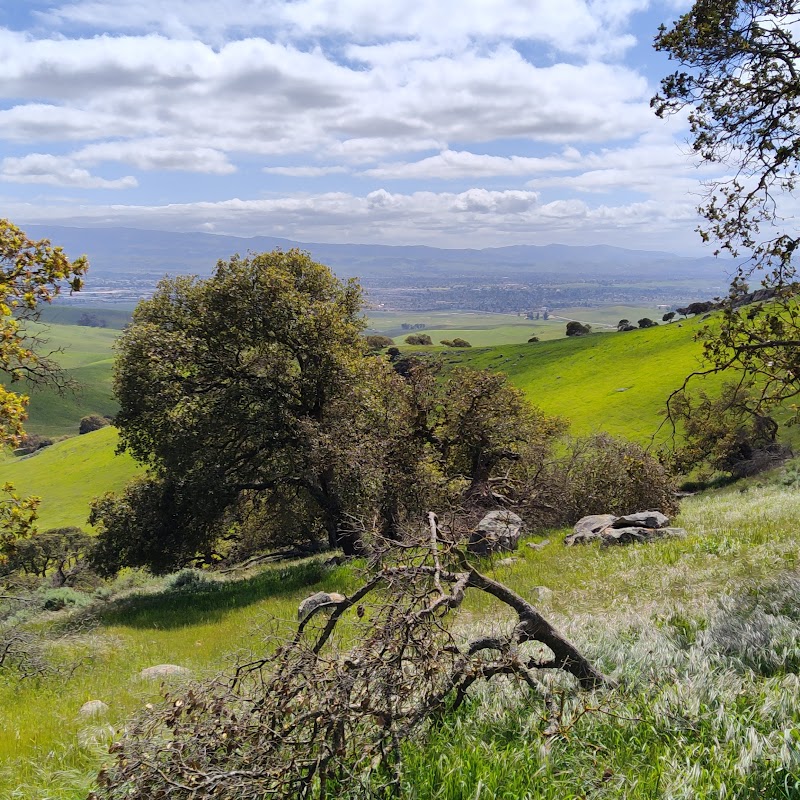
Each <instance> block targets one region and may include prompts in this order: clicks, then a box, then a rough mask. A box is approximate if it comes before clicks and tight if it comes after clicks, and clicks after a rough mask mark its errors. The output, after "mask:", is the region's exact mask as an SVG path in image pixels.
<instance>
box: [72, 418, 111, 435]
mask: <svg viewBox="0 0 800 800" xmlns="http://www.w3.org/2000/svg"><path fill="white" fill-rule="evenodd" d="M109 424H110V423H109V421H108V420H107V419H106V418H105V417H101V416H100V415H99V414H89V415H88V416H86V417H82V418H81V421H80V425H79V426H78V434H79V435H83V434H84V433H91V432H92V431H99V430H100V428H105V427H107V426H108V425H109Z"/></svg>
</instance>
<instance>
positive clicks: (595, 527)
mask: <svg viewBox="0 0 800 800" xmlns="http://www.w3.org/2000/svg"><path fill="white" fill-rule="evenodd" d="M685 535H686V531H685V530H684V529H683V528H671V527H669V519H668V518H667V517H666V516H664V514H662V513H661V512H660V511H640V512H638V513H636V514H627V515H625V516H624V517H617V516H614V515H613V514H592V515H591V516H588V517H583V518H582V519H580V520H578V522H577V523H576V524H575V527H574V529H573V531H572V533H571V534H569V535H568V536H567V537H566V538H565V539H564V544H566V545H568V546H572V545H576V544H588V543H589V542H593V541H599V542H600V546H601V547H610V546H612V545H617V544H632V543H634V542H640V543H643V542H652V541H654V540H655V539H665V538H675V537H680V536H685Z"/></svg>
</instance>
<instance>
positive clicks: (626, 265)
mask: <svg viewBox="0 0 800 800" xmlns="http://www.w3.org/2000/svg"><path fill="white" fill-rule="evenodd" d="M24 227H25V231H26V233H27V234H28V235H29V236H32V237H34V238H41V237H47V238H49V239H51V240H52V241H53V243H54V244H58V245H61V246H62V247H63V248H64V249H65V251H66V252H67V253H68V254H69V255H70V256H72V257H75V256H77V255H80V254H82V253H85V254H86V255H88V257H89V261H90V264H91V270H92V271H91V274H92V275H93V276H95V277H104V276H108V277H111V276H113V275H121V274H129V275H130V274H140V275H143V276H144V275H150V276H154V275H157V276H161V275H164V274H170V275H176V274H197V275H208V274H210V273H211V271H212V269H213V267H214V265H215V264H216V262H217V260H219V259H221V258H222V259H224V258H228V257H229V256H231V255H232V254H233V253H240V254H245V253H247V252H248V251H252V252H262V251H267V250H273V249H275V248H281V249H283V250H287V249H290V248H293V247H298V248H300V249H302V250H307V251H309V252H310V253H311V255H312V257H313V258H314V259H315V260H316V261H321V262H322V263H324V264H327V265H328V266H329V267H331V269H333V270H334V271H335V272H336V274H337V275H339V277H342V278H349V277H359V278H360V279H361V280H362V282H363V283H364V284H365V285H367V286H383V287H389V286H407V285H411V284H415V285H422V286H424V285H429V286H434V285H439V284H442V282H445V281H446V282H447V283H448V284H453V283H454V282H459V281H464V282H466V283H473V284H474V283H476V282H478V283H479V282H482V281H483V280H485V281H486V282H491V283H497V282H503V281H504V282H515V281H520V282H525V283H529V282H537V281H552V280H554V279H557V280H558V281H559V282H562V283H563V282H565V281H568V280H570V279H576V280H586V279H588V278H592V279H609V280H620V279H625V278H635V279H638V280H669V281H675V280H686V279H693V280H698V279H700V280H709V281H723V280H724V279H725V276H726V275H727V274H728V273H729V272H730V271H731V269H732V262H730V261H726V260H723V259H716V258H713V257H705V258H687V257H683V256H678V255H675V254H673V253H666V252H658V251H648V250H629V249H625V248H621V247H611V246H608V245H590V246H581V247H577V246H570V245H562V244H550V245H543V246H537V245H512V246H509V247H489V248H485V249H482V250H473V249H445V248H437V247H424V246H390V245H374V244H324V243H318V242H295V241H291V240H290V239H281V238H276V237H271V236H254V237H251V238H244V237H239V236H220V235H216V234H210V233H173V232H165V231H149V230H139V229H135V228H69V227H62V226H56V225H27V226H24Z"/></svg>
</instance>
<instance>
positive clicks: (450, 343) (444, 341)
mask: <svg viewBox="0 0 800 800" xmlns="http://www.w3.org/2000/svg"><path fill="white" fill-rule="evenodd" d="M439 344H443V345H444V346H445V347H453V346H454V345H453V340H452V339H442V340H440V342H439Z"/></svg>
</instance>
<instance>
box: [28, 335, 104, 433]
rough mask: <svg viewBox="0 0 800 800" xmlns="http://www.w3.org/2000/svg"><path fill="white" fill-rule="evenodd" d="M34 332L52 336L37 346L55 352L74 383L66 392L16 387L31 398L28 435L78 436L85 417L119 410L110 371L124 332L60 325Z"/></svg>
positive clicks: (46, 388)
mask: <svg viewBox="0 0 800 800" xmlns="http://www.w3.org/2000/svg"><path fill="white" fill-rule="evenodd" d="M32 330H33V331H34V332H35V333H37V334H38V335H40V336H42V337H44V338H45V339H46V340H47V344H45V345H43V346H41V347H38V348H37V350H38V351H39V352H41V353H47V352H49V351H51V350H53V351H56V352H54V353H53V355H52V356H51V357H52V359H53V360H54V361H56V362H57V363H58V364H59V365H60V366H61V368H62V369H63V370H64V372H65V377H66V378H67V379H68V380H69V381H70V382H71V384H72V385H71V387H69V388H67V389H66V390H65V391H64V392H62V393H58V392H56V391H54V390H53V389H52V388H50V387H37V386H33V385H30V384H29V383H27V382H26V381H23V382H21V383H19V384H15V385H14V387H13V388H14V390H15V391H18V392H21V393H23V394H27V395H28V396H29V397H30V404H29V406H28V421H27V423H26V426H25V427H26V430H27V431H28V433H36V434H40V435H42V436H50V437H57V436H74V435H75V434H77V433H78V423H79V422H80V420H81V417H85V416H87V415H88V414H100V415H101V416H113V415H114V414H116V412H117V410H118V408H119V406H118V404H117V402H116V400H115V399H114V397H113V392H112V388H111V371H112V366H113V358H112V356H113V353H112V347H113V344H114V341H115V340H116V338H117V336H119V331H118V330H112V329H109V328H85V327H80V326H78V325H61V324H52V325H35V326H32Z"/></svg>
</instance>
